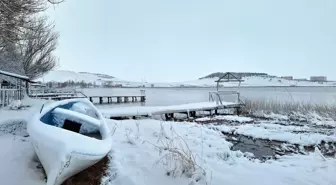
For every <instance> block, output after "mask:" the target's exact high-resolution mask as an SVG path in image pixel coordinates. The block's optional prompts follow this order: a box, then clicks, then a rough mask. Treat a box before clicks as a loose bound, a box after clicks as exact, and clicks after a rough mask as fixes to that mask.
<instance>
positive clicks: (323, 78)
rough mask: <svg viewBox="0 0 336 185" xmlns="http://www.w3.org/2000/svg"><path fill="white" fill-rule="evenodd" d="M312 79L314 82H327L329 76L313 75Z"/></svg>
mask: <svg viewBox="0 0 336 185" xmlns="http://www.w3.org/2000/svg"><path fill="white" fill-rule="evenodd" d="M310 81H312V82H326V81H327V77H326V76H311V77H310Z"/></svg>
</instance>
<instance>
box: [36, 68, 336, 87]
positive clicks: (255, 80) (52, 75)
mask: <svg viewBox="0 0 336 185" xmlns="http://www.w3.org/2000/svg"><path fill="white" fill-rule="evenodd" d="M246 74H247V73H246ZM252 74H254V73H248V75H242V80H243V82H242V83H241V86H245V87H256V86H336V82H324V83H318V82H310V81H297V80H286V79H282V78H279V77H274V76H268V75H258V74H257V73H256V74H257V75H255V76H253V75H252ZM251 75H252V76H251ZM217 79H218V77H217V76H216V75H208V77H203V78H200V79H197V80H192V81H185V82H171V83H150V82H131V81H126V80H121V79H118V78H115V77H113V76H110V75H106V74H96V73H88V72H80V73H77V72H73V71H63V70H58V71H51V72H49V73H48V74H46V75H45V76H43V77H42V78H39V79H38V80H37V81H41V82H44V83H46V82H67V81H74V82H82V81H84V82H86V83H96V84H102V82H111V83H113V84H120V85H122V86H123V87H140V86H141V87H143V86H145V87H216V85H217V84H216V82H215V81H216V80H217ZM237 85H238V82H227V83H223V84H222V86H224V87H236V86H237Z"/></svg>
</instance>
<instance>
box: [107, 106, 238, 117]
mask: <svg viewBox="0 0 336 185" xmlns="http://www.w3.org/2000/svg"><path fill="white" fill-rule="evenodd" d="M241 106H242V104H240V103H234V102H222V104H221V105H219V104H217V103H216V102H199V103H189V104H182V105H171V106H134V107H117V108H111V109H105V110H104V109H102V110H101V112H102V114H103V115H104V116H105V117H106V118H110V119H121V118H129V117H141V116H146V117H147V116H148V117H150V116H152V115H163V114H164V115H166V117H167V116H168V117H171V116H173V114H174V113H182V114H187V115H188V117H195V115H196V112H197V111H209V112H210V113H212V112H214V113H216V112H217V110H223V109H232V108H234V109H240V108H241Z"/></svg>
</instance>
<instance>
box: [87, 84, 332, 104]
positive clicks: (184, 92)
mask: <svg viewBox="0 0 336 185" xmlns="http://www.w3.org/2000/svg"><path fill="white" fill-rule="evenodd" d="M141 89H142V88H96V89H82V90H83V92H84V93H85V94H86V95H88V96H90V95H139V94H140V90H141ZM144 90H145V91H146V96H147V100H146V105H150V106H160V105H176V104H184V103H195V102H202V101H208V100H209V92H210V91H216V89H215V88H145V89H144ZM221 90H228V91H232V90H237V88H225V89H221ZM240 92H241V97H242V99H244V98H246V99H252V100H258V99H260V100H264V99H267V100H277V101H290V102H292V101H296V102H298V101H300V102H309V103H318V104H325V103H332V104H336V87H241V88H240ZM234 98H235V96H232V95H231V96H227V97H225V100H226V101H233V99H234Z"/></svg>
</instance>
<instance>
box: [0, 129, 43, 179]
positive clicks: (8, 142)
mask: <svg viewBox="0 0 336 185" xmlns="http://www.w3.org/2000/svg"><path fill="white" fill-rule="evenodd" d="M0 146H1V150H0V164H1V167H0V179H1V184H6V185H7V184H8V185H23V184H24V185H45V182H44V179H43V175H42V173H41V172H40V171H39V170H38V169H37V168H36V166H37V162H35V160H34V157H36V156H35V152H34V149H33V148H32V147H31V144H30V142H29V140H28V139H27V138H23V137H20V136H13V135H4V136H0Z"/></svg>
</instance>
